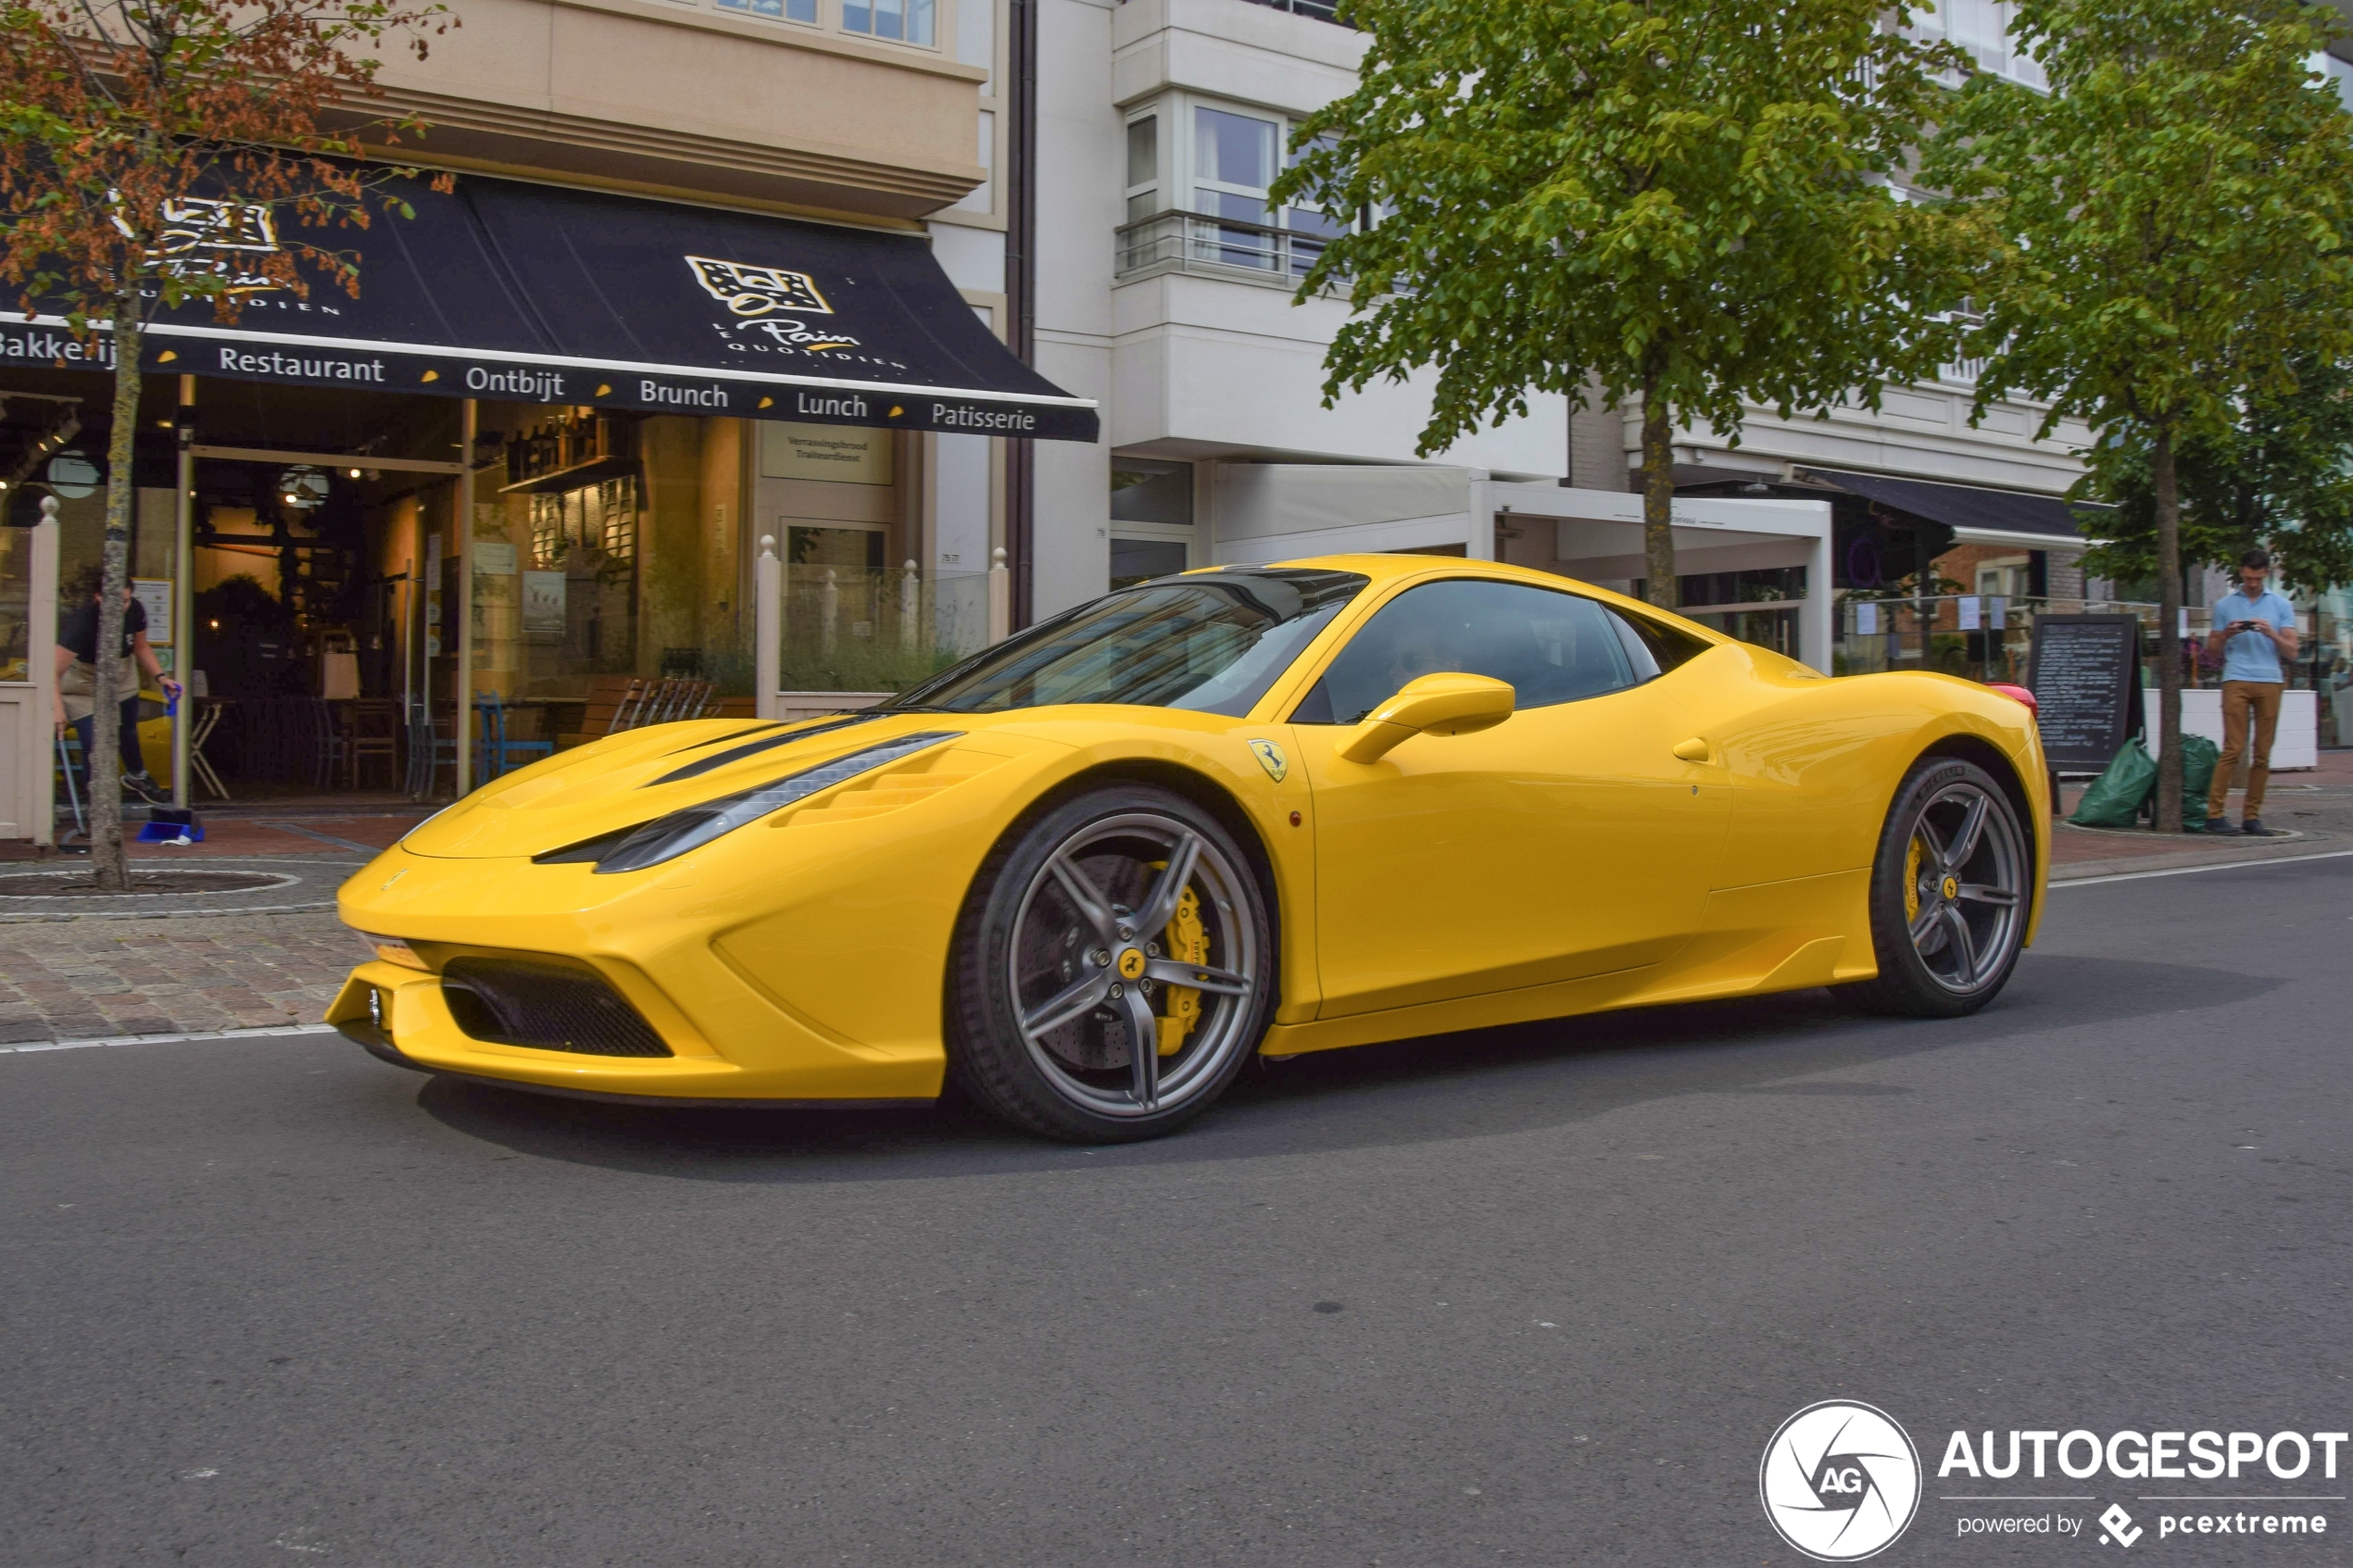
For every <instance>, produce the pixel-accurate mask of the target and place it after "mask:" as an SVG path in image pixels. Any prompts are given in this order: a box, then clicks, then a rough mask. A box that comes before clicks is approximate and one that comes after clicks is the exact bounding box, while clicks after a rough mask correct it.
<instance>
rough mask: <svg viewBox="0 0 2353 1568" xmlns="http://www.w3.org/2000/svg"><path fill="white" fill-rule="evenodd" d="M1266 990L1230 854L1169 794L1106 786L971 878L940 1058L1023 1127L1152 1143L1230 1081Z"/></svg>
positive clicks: (1242, 866) (1243, 876)
mask: <svg viewBox="0 0 2353 1568" xmlns="http://www.w3.org/2000/svg"><path fill="white" fill-rule="evenodd" d="M1273 993H1274V955H1273V931H1272V926H1271V922H1269V920H1268V918H1267V911H1266V900H1265V895H1264V893H1263V892H1262V891H1261V889H1260V886H1259V884H1258V879H1257V878H1256V877H1255V876H1253V875H1252V872H1251V868H1250V862H1249V860H1248V859H1247V858H1246V857H1245V856H1244V854H1243V853H1242V850H1241V847H1239V845H1237V844H1236V843H1235V842H1234V839H1233V837H1232V835H1231V834H1228V833H1227V831H1226V830H1225V828H1224V827H1223V826H1221V825H1220V824H1219V823H1218V822H1217V821H1216V819H1215V818H1214V817H1212V816H1211V815H1210V814H1209V813H1208V812H1206V811H1204V810H1202V809H1201V808H1200V807H1199V806H1196V805H1195V804H1194V803H1193V802H1191V801H1189V800H1188V799H1186V798H1185V797H1182V796H1180V795H1177V794H1176V793H1174V792H1173V791H1170V790H1165V789H1161V788H1158V787H1155V786H1153V785H1150V784H1122V785H1115V786H1113V787H1110V788H1106V789H1100V790H1095V791H1092V792H1090V793H1088V794H1086V795H1082V796H1079V797H1076V798H1074V799H1071V800H1067V801H1064V802H1063V803H1062V804H1061V805H1059V806H1056V807H1055V808H1053V809H1051V810H1049V811H1047V812H1045V813H1044V814H1043V815H1041V816H1039V817H1038V819H1036V820H1035V821H1034V822H1030V823H1029V824H1028V825H1027V826H1026V829H1024V830H1023V831H1021V832H1020V833H1018V834H1015V835H1013V837H1012V838H1011V839H1010V840H1009V842H1008V843H1006V844H1005V845H1002V846H1000V847H999V849H998V850H997V852H996V853H994V854H992V855H991V856H990V857H989V859H988V864H987V865H986V866H984V867H983V869H982V872H981V874H980V876H979V878H978V879H977V880H976V882H975V885H974V888H973V891H972V895H971V897H970V898H969V899H968V900H967V902H966V904H965V908H964V911H963V918H962V920H961V921H960V922H959V923H958V928H957V935H956V947H955V953H954V956H953V958H952V960H950V974H949V988H948V998H947V1001H948V1023H949V1035H950V1041H949V1049H950V1060H951V1064H952V1066H953V1067H954V1070H955V1072H956V1073H957V1075H958V1077H959V1079H960V1080H961V1081H962V1082H963V1085H965V1087H966V1088H967V1089H968V1090H970V1091H971V1093H972V1094H973V1095H974V1096H975V1098H977V1099H979V1100H980V1101H981V1102H982V1103H983V1104H984V1105H986V1106H988V1108H989V1109H990V1110H994V1111H996V1112H997V1113H998V1114H1000V1115H1001V1116H1003V1117H1005V1118H1006V1119H1007V1120H1008V1121H1011V1122H1013V1123H1014V1124H1016V1125H1018V1126H1021V1127H1025V1128H1026V1129H1028V1130H1029V1131H1031V1132H1035V1133H1041V1134H1044V1135H1047V1136H1050V1137H1058V1138H1066V1139H1069V1140H1072V1141H1074V1142H1081V1143H1124V1142H1129V1141H1133V1140H1136V1139H1140V1138H1150V1137H1157V1136H1159V1135H1162V1134H1164V1133H1169V1132H1173V1131H1175V1130H1176V1128H1177V1127H1179V1126H1182V1125H1183V1124H1184V1123H1187V1122H1189V1121H1190V1120H1192V1118H1194V1117H1195V1116H1198V1115H1200V1114H1201V1113H1202V1111H1203V1110H1207V1109H1208V1107H1209V1105H1210V1103H1211V1102H1212V1101H1214V1099H1216V1098H1217V1097H1218V1096H1219V1095H1220V1094H1221V1093H1223V1092H1224V1091H1225V1088H1226V1086H1227V1085H1228V1084H1230V1083H1231V1082H1233V1079H1234V1076H1235V1074H1236V1073H1239V1072H1240V1071H1241V1068H1242V1065H1243V1064H1244V1063H1245V1062H1246V1061H1247V1060H1249V1058H1250V1056H1251V1054H1252V1052H1253V1051H1255V1050H1256V1049H1257V1047H1258V1042H1259V1040H1260V1038H1261V1036H1262V1035H1264V1034H1265V1029H1266V1019H1267V1015H1268V1012H1269V1010H1270V1009H1271V1006H1272V999H1273Z"/></svg>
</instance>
